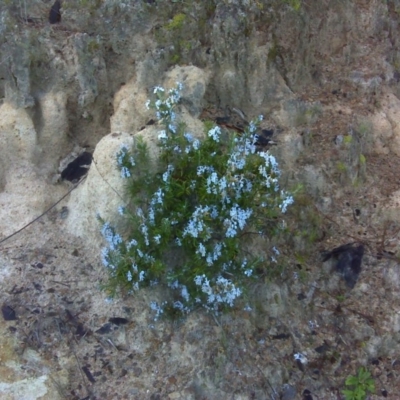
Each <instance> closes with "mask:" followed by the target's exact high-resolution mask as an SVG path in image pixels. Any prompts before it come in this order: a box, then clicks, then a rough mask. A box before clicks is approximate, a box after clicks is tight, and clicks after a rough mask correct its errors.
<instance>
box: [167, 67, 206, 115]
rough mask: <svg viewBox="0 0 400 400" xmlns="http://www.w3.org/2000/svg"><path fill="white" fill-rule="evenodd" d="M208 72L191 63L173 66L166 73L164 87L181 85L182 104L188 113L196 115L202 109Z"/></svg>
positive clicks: (169, 87)
mask: <svg viewBox="0 0 400 400" xmlns="http://www.w3.org/2000/svg"><path fill="white" fill-rule="evenodd" d="M209 76H210V74H209V73H208V72H207V71H206V70H204V69H200V68H198V67H195V66H193V65H190V66H184V67H180V66H177V67H175V68H173V69H172V70H171V71H169V72H168V73H167V74H166V77H165V79H164V87H165V88H166V89H171V88H175V87H176V86H177V83H178V82H179V83H181V84H182V85H183V89H182V92H181V96H182V104H183V105H184V106H185V107H186V108H187V109H188V111H189V112H190V114H191V115H192V116H194V117H198V116H199V115H200V113H201V112H202V110H203V99H204V95H205V92H206V89H207V86H208V83H209Z"/></svg>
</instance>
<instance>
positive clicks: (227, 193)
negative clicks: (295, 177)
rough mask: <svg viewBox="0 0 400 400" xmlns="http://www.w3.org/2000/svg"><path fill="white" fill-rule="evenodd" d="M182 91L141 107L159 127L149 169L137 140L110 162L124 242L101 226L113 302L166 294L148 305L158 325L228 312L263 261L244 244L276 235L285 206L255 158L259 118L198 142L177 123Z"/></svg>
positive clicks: (268, 158) (265, 163) (274, 172)
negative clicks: (117, 180)
mask: <svg viewBox="0 0 400 400" xmlns="http://www.w3.org/2000/svg"><path fill="white" fill-rule="evenodd" d="M181 88H182V87H181V85H180V84H178V86H177V88H175V89H171V90H169V91H168V92H167V91H166V90H165V89H164V88H162V87H156V88H155V89H154V95H155V99H153V100H152V101H148V102H147V103H146V105H147V107H151V108H154V109H155V111H156V116H157V119H158V121H159V123H160V124H161V125H162V126H163V129H162V130H161V131H160V132H159V136H158V138H159V147H160V156H159V158H158V159H157V160H151V158H150V156H149V152H148V148H147V146H146V144H145V142H144V141H143V140H142V139H141V138H140V137H137V140H136V142H135V145H134V147H133V148H127V147H126V146H122V147H121V149H120V151H119V152H118V153H117V155H116V162H117V165H118V168H119V169H120V171H121V177H122V178H123V179H125V180H126V184H127V185H126V188H127V193H126V194H127V198H128V199H129V202H128V204H127V205H126V207H121V208H120V210H119V212H120V213H121V214H122V215H124V216H126V218H127V219H128V222H129V224H128V225H129V227H130V228H129V232H128V234H127V235H126V237H125V238H122V237H121V235H120V234H119V233H118V232H116V230H115V229H114V228H113V227H112V226H111V225H110V224H109V223H108V222H105V221H103V220H101V218H100V220H101V222H102V234H103V236H104V238H105V239H106V241H107V243H108V246H107V247H105V248H104V249H103V250H102V260H103V263H104V265H105V266H106V267H107V269H108V271H109V282H108V284H107V288H108V289H109V290H110V291H111V294H115V292H116V290H117V289H118V288H123V289H126V290H128V291H129V292H135V291H137V290H139V289H140V288H144V287H148V286H154V285H162V286H163V287H167V288H169V289H170V292H171V295H170V296H169V299H166V300H165V301H163V302H162V303H161V304H158V303H156V302H152V303H151V308H152V309H153V310H154V311H155V313H156V318H158V317H159V316H160V314H162V313H163V312H164V311H165V310H168V311H172V312H173V313H174V314H182V313H188V312H189V311H191V310H193V309H195V308H197V307H199V306H202V307H205V308H206V309H207V310H210V311H214V312H217V311H220V310H223V309H226V308H230V307H232V306H233V305H234V303H235V301H236V299H238V298H239V297H240V296H241V295H242V293H243V292H244V290H245V287H246V282H248V281H249V280H250V279H254V277H255V275H256V274H255V267H256V265H257V264H258V263H262V262H263V259H262V257H260V256H259V255H257V254H251V251H249V247H247V246H248V242H249V240H250V241H251V237H252V236H254V235H273V234H274V233H275V234H276V230H278V229H279V228H278V222H277V220H278V218H277V217H278V216H279V215H280V214H281V213H285V212H286V209H287V207H288V206H289V205H290V204H291V203H292V202H293V197H292V196H291V195H290V194H287V193H286V192H284V191H282V190H280V188H279V184H278V178H279V174H280V171H279V168H278V164H277V162H276V160H275V158H274V157H273V156H272V155H271V154H269V152H268V151H257V148H256V140H257V135H256V130H257V125H258V124H259V122H260V121H261V120H262V117H258V118H257V120H256V121H254V122H251V123H250V125H249V127H248V128H247V129H246V131H245V132H244V133H243V134H237V133H234V132H222V130H221V129H220V128H219V127H213V128H211V129H209V130H208V132H207V134H206V136H205V138H204V139H203V140H199V139H197V138H194V137H193V136H192V135H191V134H190V133H188V132H186V131H185V126H184V125H182V124H178V123H176V120H177V119H176V115H175V110H176V109H177V105H178V103H179V100H180V90H181ZM266 229H268V232H267V231H266ZM246 239H249V240H246ZM275 250H276V249H275ZM276 254H278V250H276Z"/></svg>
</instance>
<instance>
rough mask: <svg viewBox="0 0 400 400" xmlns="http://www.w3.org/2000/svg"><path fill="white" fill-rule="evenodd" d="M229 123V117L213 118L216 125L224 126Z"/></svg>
mask: <svg viewBox="0 0 400 400" xmlns="http://www.w3.org/2000/svg"><path fill="white" fill-rule="evenodd" d="M229 122H230V117H216V118H215V123H216V124H217V125H225V124H229Z"/></svg>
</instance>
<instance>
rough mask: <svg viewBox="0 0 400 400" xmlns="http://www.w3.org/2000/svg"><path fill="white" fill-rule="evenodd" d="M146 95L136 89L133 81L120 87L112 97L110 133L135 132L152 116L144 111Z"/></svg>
mask: <svg viewBox="0 0 400 400" xmlns="http://www.w3.org/2000/svg"><path fill="white" fill-rule="evenodd" d="M147 99H148V95H147V94H146V92H145V91H144V90H142V89H139V88H138V85H137V82H136V80H135V79H131V80H130V81H129V82H128V83H127V84H125V85H123V86H121V88H120V90H119V91H118V92H117V93H116V94H115V96H114V102H113V106H114V110H115V112H114V114H113V115H112V117H111V120H110V121H111V132H120V131H122V132H130V133H135V132H137V131H138V130H139V129H140V127H141V126H143V125H144V124H145V123H146V122H147V121H148V120H149V119H150V118H152V116H153V112H152V111H149V110H147V109H146V106H145V104H146V101H147Z"/></svg>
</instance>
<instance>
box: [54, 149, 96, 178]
mask: <svg viewBox="0 0 400 400" xmlns="http://www.w3.org/2000/svg"><path fill="white" fill-rule="evenodd" d="M92 159H93V157H92V154H91V153H89V152H87V151H85V152H83V153H82V154H81V155H80V156H78V157H77V158H75V160H74V161H71V162H70V163H69V164H68V165H67V167H66V168H65V169H64V170H63V171H62V172H61V178H62V179H64V180H66V181H70V182H76V181H78V180H79V179H81V178H82V176H84V175H85V174H86V173H87V171H88V166H90V164H91V163H92Z"/></svg>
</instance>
